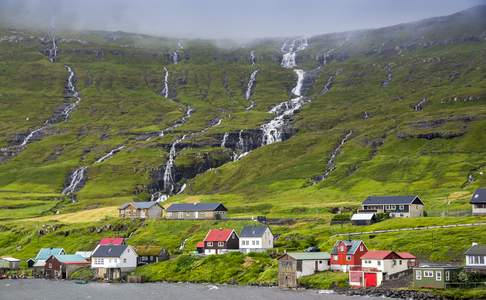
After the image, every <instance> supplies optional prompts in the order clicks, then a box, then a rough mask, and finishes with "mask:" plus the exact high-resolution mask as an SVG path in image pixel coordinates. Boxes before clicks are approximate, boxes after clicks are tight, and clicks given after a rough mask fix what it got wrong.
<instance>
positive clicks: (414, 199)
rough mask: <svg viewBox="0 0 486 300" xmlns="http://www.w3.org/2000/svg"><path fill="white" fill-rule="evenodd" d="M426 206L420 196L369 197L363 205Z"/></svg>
mask: <svg viewBox="0 0 486 300" xmlns="http://www.w3.org/2000/svg"><path fill="white" fill-rule="evenodd" d="M410 204H418V205H424V203H423V202H422V200H420V198H419V196H369V197H368V198H366V200H365V201H364V202H363V205H410Z"/></svg>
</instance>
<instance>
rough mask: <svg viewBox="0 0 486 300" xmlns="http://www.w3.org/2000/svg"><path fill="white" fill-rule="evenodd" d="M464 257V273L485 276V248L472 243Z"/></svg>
mask: <svg viewBox="0 0 486 300" xmlns="http://www.w3.org/2000/svg"><path fill="white" fill-rule="evenodd" d="M464 255H465V256H466V268H465V269H466V271H469V272H479V273H482V274H486V246H484V245H478V244H476V243H473V244H472V246H471V248H469V249H467V251H466V252H465V253H464Z"/></svg>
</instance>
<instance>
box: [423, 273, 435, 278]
mask: <svg viewBox="0 0 486 300" xmlns="http://www.w3.org/2000/svg"><path fill="white" fill-rule="evenodd" d="M424 277H427V278H432V277H434V271H424Z"/></svg>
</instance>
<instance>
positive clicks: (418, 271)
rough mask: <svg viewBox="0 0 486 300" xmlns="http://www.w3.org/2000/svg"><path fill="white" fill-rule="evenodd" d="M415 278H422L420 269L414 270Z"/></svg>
mask: <svg viewBox="0 0 486 300" xmlns="http://www.w3.org/2000/svg"><path fill="white" fill-rule="evenodd" d="M415 279H417V280H422V271H420V270H417V271H415Z"/></svg>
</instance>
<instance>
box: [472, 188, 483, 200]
mask: <svg viewBox="0 0 486 300" xmlns="http://www.w3.org/2000/svg"><path fill="white" fill-rule="evenodd" d="M471 203H472V204H477V203H486V188H482V189H477V190H476V191H475V192H474V194H473V195H472V197H471Z"/></svg>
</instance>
